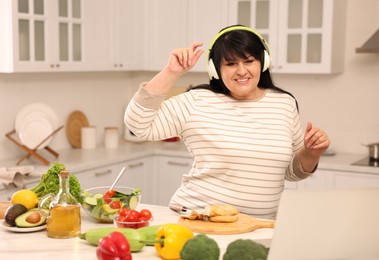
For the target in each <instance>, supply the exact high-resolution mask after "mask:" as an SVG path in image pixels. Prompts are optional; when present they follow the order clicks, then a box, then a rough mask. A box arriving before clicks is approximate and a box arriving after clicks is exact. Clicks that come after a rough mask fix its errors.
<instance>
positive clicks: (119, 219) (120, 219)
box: [118, 215, 126, 222]
mask: <svg viewBox="0 0 379 260" xmlns="http://www.w3.org/2000/svg"><path fill="white" fill-rule="evenodd" d="M118 221H120V222H126V216H121V215H120V216H118Z"/></svg>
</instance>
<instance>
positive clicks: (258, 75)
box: [125, 25, 329, 219]
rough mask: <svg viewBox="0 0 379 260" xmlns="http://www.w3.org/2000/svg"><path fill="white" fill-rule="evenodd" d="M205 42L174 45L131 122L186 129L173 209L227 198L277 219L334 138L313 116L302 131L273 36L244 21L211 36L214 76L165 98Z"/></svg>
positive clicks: (148, 136) (161, 131) (130, 111)
mask: <svg viewBox="0 0 379 260" xmlns="http://www.w3.org/2000/svg"><path fill="white" fill-rule="evenodd" d="M201 46H202V43H198V42H195V43H193V44H192V45H191V46H190V47H188V48H180V49H175V50H173V51H172V52H171V55H170V58H169V62H168V64H167V66H166V67H165V68H164V69H163V70H162V71H161V72H159V73H158V74H157V75H156V76H155V77H154V78H153V79H151V80H150V81H149V82H148V83H144V84H142V85H141V87H140V89H139V90H138V92H137V93H136V94H135V95H134V98H133V99H132V100H131V102H130V103H129V105H128V107H127V110H126V113H125V123H126V125H127V127H128V128H129V129H130V130H131V131H133V133H135V135H136V136H138V137H140V138H142V139H144V140H151V141H155V140H162V139H167V138H171V137H175V136H179V137H180V138H181V139H182V140H183V142H184V143H185V145H186V146H187V148H188V151H189V152H190V153H191V154H192V156H193V159H194V164H193V166H192V169H191V170H190V172H189V173H188V174H185V175H184V176H183V178H182V185H181V186H180V187H179V189H178V190H177V191H176V193H175V194H174V195H173V197H172V199H171V202H170V207H172V208H173V209H175V208H178V207H186V208H188V209H195V210H202V209H204V208H205V207H206V206H207V205H212V204H227V205H231V206H234V207H236V208H237V209H238V210H239V212H241V213H244V214H249V215H253V216H255V217H258V218H269V219H273V218H275V216H276V212H277V208H278V204H279V200H280V196H281V193H282V191H283V187H284V180H289V181H298V180H301V179H304V178H307V177H308V176H309V175H311V174H312V173H313V172H314V170H315V169H316V167H317V164H318V161H319V159H320V156H321V155H322V154H323V153H324V152H325V151H326V149H327V148H328V147H329V138H328V136H327V135H326V134H325V133H324V132H323V131H322V130H321V129H318V128H313V126H312V124H310V123H309V124H308V125H307V129H306V132H305V135H303V133H302V129H301V125H300V119H299V113H298V109H297V102H296V99H295V98H294V97H293V96H292V95H291V94H290V93H288V92H287V91H284V90H282V89H280V88H278V87H276V86H275V85H274V84H273V82H272V79H271V75H270V69H269V64H270V58H269V51H268V46H267V44H266V43H265V41H264V39H263V38H262V37H261V36H260V35H259V34H258V33H257V32H255V31H254V30H252V29H251V28H248V27H244V26H239V25H237V26H231V27H227V28H225V29H223V30H221V32H220V33H218V34H217V35H216V37H215V38H214V39H213V40H212V42H211V45H210V47H209V53H208V69H209V77H210V82H209V84H204V85H199V86H196V87H194V88H192V89H191V90H190V91H188V92H186V93H183V94H180V95H177V96H175V97H171V98H170V99H168V100H165V95H166V94H167V93H168V91H169V89H170V88H171V87H172V86H174V85H175V82H176V80H178V79H179V78H180V77H181V76H182V75H184V74H185V73H186V72H188V71H189V70H191V69H192V68H193V66H194V65H195V64H196V62H197V61H198V59H199V57H200V55H201V54H202V53H203V51H202V50H201V49H200V47H201Z"/></svg>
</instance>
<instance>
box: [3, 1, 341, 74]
mask: <svg viewBox="0 0 379 260" xmlns="http://www.w3.org/2000/svg"><path fill="white" fill-rule="evenodd" d="M345 13H346V1H345V0H201V1H200V0H180V1H178V0H111V1H109V0H1V1H0V37H1V39H2V40H1V41H0V72H49V71H51V72H55V71H133V70H138V71H143V70H145V71H160V70H161V69H162V68H163V67H164V66H165V65H166V64H167V61H168V58H169V55H170V52H171V51H172V50H173V49H175V48H182V47H187V46H189V45H190V44H191V43H192V42H195V41H199V42H203V44H204V46H203V49H204V50H205V53H204V54H203V55H202V57H201V59H200V60H199V61H198V63H197V64H196V66H195V67H194V68H193V70H192V71H194V72H206V53H207V49H208V46H209V43H210V41H211V40H212V38H213V37H214V36H215V35H216V34H217V33H218V32H219V30H221V29H222V28H224V27H226V26H228V25H233V24H244V25H247V26H250V27H252V28H255V29H256V30H257V31H259V32H260V33H261V34H262V35H263V36H264V37H265V38H266V40H267V41H268V43H269V45H270V48H271V58H272V67H271V71H272V72H276V73H317V74H321V73H325V74H327V73H338V72H342V70H343V65H344V59H343V57H344V38H345V37H344V22H345Z"/></svg>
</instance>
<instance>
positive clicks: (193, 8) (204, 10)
mask: <svg viewBox="0 0 379 260" xmlns="http://www.w3.org/2000/svg"><path fill="white" fill-rule="evenodd" d="M210 10H212V12H211V13H210ZM187 12H188V26H189V27H188V42H187V43H186V45H185V46H187V45H190V44H191V43H193V42H202V43H203V44H204V45H203V47H202V49H203V50H205V52H204V53H203V55H202V56H201V57H200V59H199V61H198V62H197V64H196V66H195V67H194V68H193V69H192V70H191V71H196V72H206V71H207V60H206V56H207V50H208V47H209V44H210V43H211V40H212V39H213V37H214V36H216V35H217V33H218V32H219V31H220V30H221V29H222V28H224V27H226V26H227V25H228V16H227V15H226V14H227V13H228V0H191V1H188V11H187ZM185 46H183V47H185Z"/></svg>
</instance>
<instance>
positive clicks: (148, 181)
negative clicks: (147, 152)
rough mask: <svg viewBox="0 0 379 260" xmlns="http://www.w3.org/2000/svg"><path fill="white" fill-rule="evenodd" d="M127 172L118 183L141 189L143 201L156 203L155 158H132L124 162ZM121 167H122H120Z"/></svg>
mask: <svg viewBox="0 0 379 260" xmlns="http://www.w3.org/2000/svg"><path fill="white" fill-rule="evenodd" d="M123 165H124V166H126V170H125V173H124V174H123V176H122V177H121V178H120V180H119V182H118V184H119V185H122V186H127V187H132V188H139V189H141V202H142V203H148V204H154V203H155V196H154V194H155V193H154V192H156V190H155V189H156V187H155V184H156V182H155V181H154V177H155V176H154V174H153V173H152V171H153V168H152V165H153V158H152V157H151V156H148V157H143V158H140V159H135V160H130V161H127V162H125V163H124V164H123ZM120 169H121V168H120Z"/></svg>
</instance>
